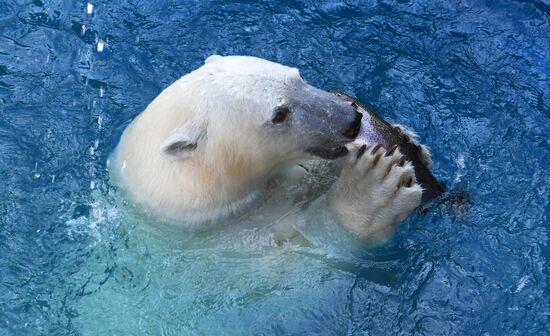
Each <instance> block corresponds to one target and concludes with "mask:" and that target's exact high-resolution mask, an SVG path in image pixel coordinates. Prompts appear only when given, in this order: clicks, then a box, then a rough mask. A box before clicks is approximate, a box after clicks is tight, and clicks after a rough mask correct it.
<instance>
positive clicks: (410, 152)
mask: <svg viewBox="0 0 550 336" xmlns="http://www.w3.org/2000/svg"><path fill="white" fill-rule="evenodd" d="M335 95H336V96H338V97H340V98H341V99H342V100H344V101H346V102H348V103H349V104H351V105H352V106H353V107H355V108H356V109H357V111H358V112H359V113H361V114H362V115H363V118H362V119H361V129H360V131H359V134H358V135H357V137H356V139H355V143H358V144H366V145H367V146H376V145H378V144H380V145H382V146H383V147H384V148H385V149H386V150H387V151H393V150H395V148H399V151H400V152H401V154H403V156H404V157H405V158H406V159H407V160H408V161H410V162H411V163H412V165H413V167H414V172H415V175H416V180H417V182H418V183H419V184H420V185H421V186H422V189H423V192H422V200H423V201H429V200H431V199H434V198H436V197H437V196H439V195H441V194H442V193H443V192H444V191H445V187H444V185H443V184H442V183H440V182H439V181H437V179H436V178H435V177H434V175H433V174H432V172H431V160H430V158H429V155H428V154H427V151H426V149H424V148H423V147H422V146H421V145H419V144H417V143H415V142H414V140H413V139H412V137H411V135H410V133H408V132H407V131H405V130H404V129H403V128H401V127H399V126H393V125H391V124H390V123H388V122H387V121H385V120H384V119H383V118H382V117H380V115H378V114H377V113H376V112H375V111H374V110H373V109H371V108H370V107H368V106H367V105H365V104H363V103H361V102H360V101H358V100H356V99H354V98H351V97H349V96H346V95H344V94H342V93H335Z"/></svg>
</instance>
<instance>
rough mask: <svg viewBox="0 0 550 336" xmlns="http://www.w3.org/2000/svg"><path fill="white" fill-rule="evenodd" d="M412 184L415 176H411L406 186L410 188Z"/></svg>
mask: <svg viewBox="0 0 550 336" xmlns="http://www.w3.org/2000/svg"><path fill="white" fill-rule="evenodd" d="M412 185H413V178H412V177H409V179H408V180H407V182H406V183H405V187H407V188H410V187H412Z"/></svg>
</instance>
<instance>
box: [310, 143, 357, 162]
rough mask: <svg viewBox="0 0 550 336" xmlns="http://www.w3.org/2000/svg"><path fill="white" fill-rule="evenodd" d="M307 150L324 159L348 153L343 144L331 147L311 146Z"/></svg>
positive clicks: (332, 158)
mask: <svg viewBox="0 0 550 336" xmlns="http://www.w3.org/2000/svg"><path fill="white" fill-rule="evenodd" d="M308 152H309V153H311V154H313V155H315V156H318V157H320V158H321V159H325V160H334V159H337V158H339V157H342V156H344V155H346V154H348V149H347V148H346V147H345V146H337V147H332V148H312V149H308Z"/></svg>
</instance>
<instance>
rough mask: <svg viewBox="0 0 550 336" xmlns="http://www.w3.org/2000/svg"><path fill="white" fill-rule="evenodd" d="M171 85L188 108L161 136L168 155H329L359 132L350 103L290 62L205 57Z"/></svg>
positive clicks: (282, 158) (272, 159) (278, 158)
mask: <svg viewBox="0 0 550 336" xmlns="http://www.w3.org/2000/svg"><path fill="white" fill-rule="evenodd" d="M177 85H178V86H179V87H180V90H181V96H180V97H178V98H179V99H181V100H182V101H185V104H189V106H188V107H189V110H188V111H187V113H182V114H181V115H180V116H178V118H177V119H175V120H172V121H173V122H174V124H173V130H172V131H171V132H170V134H168V135H167V137H166V139H165V140H164V141H163V142H162V145H161V150H162V152H163V153H164V155H165V156H166V157H167V158H169V159H173V160H178V159H188V158H192V157H193V156H194V155H197V154H198V153H201V152H202V153H203V155H208V153H214V152H219V151H220V150H222V151H223V152H226V153H235V152H237V153H238V154H237V155H238V158H239V159H240V160H246V159H247V158H250V159H252V161H251V162H250V163H251V164H258V165H263V164H264V163H269V164H275V165H276V164H279V163H284V162H288V161H292V160H295V159H301V158H305V157H307V156H310V155H311V154H313V155H316V156H319V157H322V158H325V159H333V158H336V157H339V156H341V155H344V154H345V153H346V148H345V147H344V146H343V145H344V144H346V143H347V142H349V141H351V140H353V139H354V138H355V136H357V132H358V131H359V125H360V119H361V114H359V113H358V112H357V111H356V110H355V108H353V107H352V106H350V105H349V104H346V103H345V102H343V101H342V100H341V99H339V98H337V97H335V96H334V95H333V94H330V93H328V92H325V91H322V90H319V89H317V88H315V87H313V86H311V85H308V84H307V83H306V82H305V81H304V79H303V78H302V77H301V76H300V73H299V71H298V70H297V69H295V68H289V67H286V66H283V65H280V64H277V63H273V62H269V61H266V60H263V59H259V58H255V57H244V56H228V57H221V56H217V55H215V56H211V57H209V58H208V59H207V60H206V62H205V65H204V66H202V67H201V68H199V69H198V70H196V71H194V72H192V73H191V74H189V75H187V76H185V77H183V78H182V79H181V80H180V81H179V82H178V83H177ZM189 113H190V114H189ZM216 155H217V154H216Z"/></svg>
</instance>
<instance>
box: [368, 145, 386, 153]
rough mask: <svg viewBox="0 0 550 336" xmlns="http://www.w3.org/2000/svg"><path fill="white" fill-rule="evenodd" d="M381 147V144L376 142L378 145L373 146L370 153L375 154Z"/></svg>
mask: <svg viewBox="0 0 550 336" xmlns="http://www.w3.org/2000/svg"><path fill="white" fill-rule="evenodd" d="M382 147H383V145H382V144H378V145H376V146H374V148H373V149H372V151H371V152H370V155H374V154H376V152H378V150H379V149H380V148H382Z"/></svg>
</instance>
